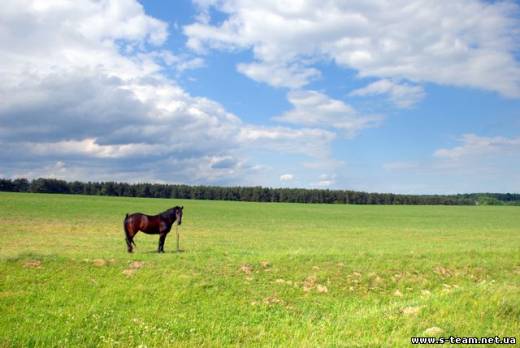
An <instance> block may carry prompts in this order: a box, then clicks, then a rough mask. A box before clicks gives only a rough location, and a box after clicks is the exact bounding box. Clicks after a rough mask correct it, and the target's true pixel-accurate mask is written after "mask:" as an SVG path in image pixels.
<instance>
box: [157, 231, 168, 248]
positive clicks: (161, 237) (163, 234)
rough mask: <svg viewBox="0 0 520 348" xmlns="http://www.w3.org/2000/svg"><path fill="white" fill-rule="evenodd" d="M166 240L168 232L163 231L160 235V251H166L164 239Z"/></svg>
mask: <svg viewBox="0 0 520 348" xmlns="http://www.w3.org/2000/svg"><path fill="white" fill-rule="evenodd" d="M165 240H166V233H161V236H160V237H159V247H158V248H157V252H158V253H164V241H165Z"/></svg>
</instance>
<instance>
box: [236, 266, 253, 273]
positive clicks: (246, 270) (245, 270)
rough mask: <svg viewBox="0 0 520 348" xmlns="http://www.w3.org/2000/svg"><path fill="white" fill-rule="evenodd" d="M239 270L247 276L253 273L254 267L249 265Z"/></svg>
mask: <svg viewBox="0 0 520 348" xmlns="http://www.w3.org/2000/svg"><path fill="white" fill-rule="evenodd" d="M239 270H240V271H241V272H244V273H245V274H251V273H253V267H252V266H251V265H248V264H245V265H242V266H240V268H239Z"/></svg>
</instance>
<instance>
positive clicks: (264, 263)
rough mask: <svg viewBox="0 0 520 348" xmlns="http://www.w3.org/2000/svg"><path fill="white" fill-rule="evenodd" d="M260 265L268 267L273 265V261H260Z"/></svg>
mask: <svg viewBox="0 0 520 348" xmlns="http://www.w3.org/2000/svg"><path fill="white" fill-rule="evenodd" d="M260 266H262V267H263V268H268V267H271V263H270V262H269V261H266V260H264V261H260Z"/></svg>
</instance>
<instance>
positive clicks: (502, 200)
mask: <svg viewBox="0 0 520 348" xmlns="http://www.w3.org/2000/svg"><path fill="white" fill-rule="evenodd" d="M0 191H9V192H35V193H62V194H83V195H100V196H123V197H152V198H178V199H203V200H225V201H248V202H287V203H329V204H415V205H418V204H422V205H426V204H428V205H441V204H442V205H479V204H480V205H520V194H517V193H470V194H457V195H407V194H393V193H369V192H360V191H350V190H324V189H300V188H269V187H261V186H254V187H240V186H236V187H222V186H206V185H196V186H190V185H174V184H150V183H137V184H128V183H123V182H113V181H107V182H90V181H89V182H81V181H70V182H69V181H64V180H59V179H48V178H38V179H33V180H27V179H25V178H19V179H0Z"/></svg>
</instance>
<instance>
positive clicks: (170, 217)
mask: <svg viewBox="0 0 520 348" xmlns="http://www.w3.org/2000/svg"><path fill="white" fill-rule="evenodd" d="M161 217H162V218H163V219H165V220H166V221H168V224H170V225H173V223H174V222H175V220H177V211H176V210H175V209H174V210H173V214H172V215H170V214H168V213H167V212H164V213H162V214H161Z"/></svg>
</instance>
